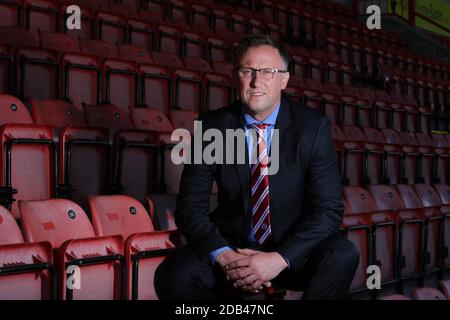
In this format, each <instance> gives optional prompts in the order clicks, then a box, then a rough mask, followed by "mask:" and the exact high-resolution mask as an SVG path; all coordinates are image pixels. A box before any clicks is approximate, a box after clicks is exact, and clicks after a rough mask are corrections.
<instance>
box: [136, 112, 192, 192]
mask: <svg viewBox="0 0 450 320" xmlns="http://www.w3.org/2000/svg"><path fill="white" fill-rule="evenodd" d="M130 116H131V120H132V122H133V125H134V127H135V128H136V129H139V130H153V131H156V132H158V134H159V137H158V145H160V146H161V147H162V148H163V151H162V153H161V157H162V158H161V161H160V168H159V170H158V182H157V184H156V189H154V190H155V191H158V192H165V191H167V189H169V190H170V191H172V190H178V183H179V178H180V177H181V172H182V169H183V166H181V165H175V164H174V163H173V162H172V161H170V157H171V148H172V147H173V143H174V142H173V141H171V134H172V131H173V126H172V124H171V123H170V121H169V119H168V118H167V117H166V115H165V114H163V113H161V112H160V111H159V110H157V109H153V108H132V109H130ZM174 192H176V191H174Z"/></svg>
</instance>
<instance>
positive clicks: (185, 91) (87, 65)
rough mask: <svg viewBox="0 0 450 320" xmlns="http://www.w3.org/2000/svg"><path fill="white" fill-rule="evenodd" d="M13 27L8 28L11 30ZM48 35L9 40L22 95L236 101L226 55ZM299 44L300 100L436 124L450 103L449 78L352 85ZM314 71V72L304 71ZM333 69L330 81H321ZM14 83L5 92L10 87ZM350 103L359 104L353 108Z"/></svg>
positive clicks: (128, 102)
mask: <svg viewBox="0 0 450 320" xmlns="http://www.w3.org/2000/svg"><path fill="white" fill-rule="evenodd" d="M7 29H9V28H6V29H5V28H3V30H4V31H5V30H7ZM1 30H2V29H1V28H0V39H1ZM14 32H16V33H17V35H18V37H17V38H12V39H11V38H10V37H9V34H10V31H8V32H6V31H5V32H4V33H3V34H4V36H5V37H8V38H10V39H11V40H10V42H12V43H11V45H12V46H13V47H19V48H20V47H21V46H22V45H26V44H33V43H35V42H33V41H30V40H32V39H33V38H32V35H30V34H29V33H27V32H26V31H23V30H22V31H20V30H15V31H14ZM22 36H23V37H22ZM24 41H26V43H25V42H24ZM40 43H41V46H42V47H44V48H47V49H56V50H60V53H59V56H58V54H57V53H52V52H50V51H44V50H41V49H35V48H28V47H25V48H21V49H17V54H16V56H13V55H11V54H9V55H8V49H7V47H6V46H3V48H4V56H5V57H8V58H5V61H13V60H14V59H15V58H16V59H15V60H16V61H17V63H16V65H15V68H14V71H12V70H13V69H12V68H11V65H8V64H4V68H2V71H4V73H3V76H4V77H3V79H4V78H5V77H6V80H4V82H3V83H2V84H3V87H6V88H8V87H10V86H11V83H13V82H14V78H17V79H16V81H15V82H16V83H17V85H16V87H17V92H18V93H17V95H18V96H19V97H22V99H24V100H25V101H27V99H28V98H29V97H36V98H40V99H54V98H57V97H59V96H62V97H63V98H69V99H71V100H72V102H73V104H74V105H75V106H77V107H78V108H81V104H82V103H83V102H84V103H90V104H95V103H100V102H105V103H113V104H115V105H118V106H119V107H122V108H123V109H125V110H127V109H128V107H130V106H131V107H133V106H137V105H141V104H144V105H148V106H151V107H154V108H157V109H159V110H161V111H162V112H164V113H166V114H168V110H169V109H172V108H176V109H177V108H179V109H184V110H192V111H195V112H199V111H201V110H214V109H216V108H218V107H220V106H223V105H226V104H228V103H229V102H230V101H231V99H232V97H233V86H232V85H231V80H230V77H231V73H232V68H233V67H232V65H231V64H229V63H226V62H214V63H213V64H212V67H211V65H210V64H209V63H208V62H207V61H205V60H204V59H202V58H198V57H197V58H195V57H185V58H184V59H183V60H182V59H180V58H179V57H178V56H176V55H174V54H170V53H162V52H152V53H150V52H148V51H146V50H145V49H144V48H141V47H138V46H135V45H120V46H119V47H118V48H116V47H115V46H110V45H109V44H107V43H106V42H104V41H102V40H80V43H78V41H76V40H73V39H72V38H71V37H68V36H67V35H65V34H63V33H48V32H40ZM61 48H63V49H61ZM197 49H198V48H197ZM191 50H193V47H192V48H191V49H190V51H191ZM190 51H189V52H190ZM296 51H297V52H303V53H304V54H305V55H304V56H303V58H302V59H303V61H300V60H299V59H298V57H299V56H296V55H294V56H293V64H292V67H293V69H294V70H293V75H292V77H291V79H290V85H289V87H288V88H287V89H286V93H287V94H288V95H289V96H290V97H291V98H293V99H294V100H304V102H305V103H306V104H307V105H309V106H311V107H313V108H316V109H320V110H321V111H322V112H324V113H326V114H327V115H328V116H329V117H330V118H331V119H332V120H333V122H334V123H337V124H339V125H353V126H358V125H361V126H365V127H367V126H369V127H377V128H393V129H396V130H399V131H403V130H408V131H422V132H428V131H429V128H430V119H431V117H432V116H433V115H434V114H436V112H437V111H439V110H441V111H442V110H443V109H444V107H445V108H446V107H447V106H448V105H449V103H450V100H449V98H450V94H449V92H450V91H447V89H449V88H446V86H443V85H437V86H434V85H433V84H430V83H428V82H426V83H425V82H420V81H419V82H417V83H415V82H413V80H411V79H410V80H411V81H408V82H407V86H406V87H405V88H407V91H406V93H405V94H404V95H403V94H402V91H404V90H402V89H395V90H396V91H393V92H392V93H391V94H388V93H387V92H386V91H384V90H375V91H373V90H371V89H366V88H361V89H359V90H358V89H357V88H355V87H353V86H352V85H351V83H352V82H353V81H352V80H351V79H352V74H353V72H352V69H351V68H346V67H345V66H344V65H339V64H336V63H332V62H329V63H327V64H323V63H322V62H324V61H325V60H321V58H320V56H321V55H320V54H319V53H320V52H319V53H315V54H314V58H313V57H310V59H309V62H308V61H305V60H304V58H305V57H306V56H307V55H306V53H305V49H303V48H301V47H297V48H296ZM308 54H309V53H308ZM213 68H214V69H213ZM8 71H10V72H8ZM306 72H307V73H308V74H310V75H311V78H306V79H302V78H299V77H298V74H305V73H306ZM8 74H9V75H8ZM14 76H16V77H14ZM325 77H326V78H327V80H328V82H326V83H321V82H320V80H323V79H324V78H325ZM7 79H9V80H7ZM339 79H342V81H340V80H339ZM408 79H409V78H408ZM393 81H395V84H394V87H395V88H402V87H404V83H403V82H401V81H400V80H398V79H397V78H396V77H393ZM61 83H62V85H61ZM337 83H343V84H342V85H341V86H339V85H338V84H337ZM419 84H420V85H419ZM6 88H5V92H8V90H6ZM10 89H11V88H10ZM119 89H120V90H119ZM438 89H439V90H438ZM10 91H14V90H10ZM180 97H183V99H181V98H180ZM416 97H419V98H420V99H416ZM357 109H364V110H365V111H367V112H369V114H368V115H367V116H365V117H362V115H360V114H359V112H356V116H355V111H357ZM371 109H375V112H372V111H371ZM346 110H353V114H352V111H350V114H348V113H347V111H346ZM441 113H442V114H444V115H446V114H447V112H444V111H442V112H441ZM370 115H374V117H371V116H370ZM419 115H420V117H419ZM361 117H362V118H363V119H361ZM446 117H447V118H448V116H446Z"/></svg>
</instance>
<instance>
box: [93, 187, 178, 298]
mask: <svg viewBox="0 0 450 320" xmlns="http://www.w3.org/2000/svg"><path fill="white" fill-rule="evenodd" d="M89 204H90V207H91V211H92V223H93V226H94V230H95V232H96V234H97V235H99V236H106V235H116V234H120V235H122V237H123V238H124V239H125V241H126V242H125V257H126V259H127V265H128V270H130V272H129V273H128V291H127V297H128V299H133V300H135V299H139V300H144V299H151V300H156V299H157V295H156V292H155V289H154V287H153V281H154V275H155V270H156V268H157V267H158V265H159V264H160V263H161V262H162V261H163V260H164V259H165V257H166V256H168V255H170V254H173V253H174V252H175V251H176V249H175V244H174V243H173V242H172V241H171V239H170V238H171V233H170V232H164V231H161V232H155V231H154V228H153V224H152V221H151V219H150V217H149V215H148V213H147V210H145V208H144V207H143V205H142V204H141V203H139V202H138V201H137V200H135V199H133V198H131V197H128V196H123V195H114V196H97V197H91V198H89Z"/></svg>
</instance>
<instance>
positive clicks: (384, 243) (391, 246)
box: [368, 185, 403, 289]
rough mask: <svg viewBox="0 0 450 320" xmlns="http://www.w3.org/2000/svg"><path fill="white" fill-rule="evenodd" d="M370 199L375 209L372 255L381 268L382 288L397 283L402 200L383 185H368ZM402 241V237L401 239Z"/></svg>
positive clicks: (399, 261)
mask: <svg viewBox="0 0 450 320" xmlns="http://www.w3.org/2000/svg"><path fill="white" fill-rule="evenodd" d="M368 191H369V192H370V194H371V196H372V199H373V200H374V203H375V206H376V209H377V211H376V212H374V213H373V214H372V220H373V222H374V224H373V226H372V230H373V233H374V234H375V237H374V238H373V240H374V257H375V262H377V264H378V265H379V266H380V268H381V278H382V283H383V285H382V288H383V289H385V287H386V286H385V285H386V284H389V283H397V281H398V280H399V276H400V270H401V268H402V264H401V262H402V261H401V259H400V258H399V255H398V252H397V251H398V247H397V244H398V243H399V233H398V225H397V222H399V218H400V217H401V215H402V213H400V212H401V210H402V209H403V202H402V199H401V198H400V196H399V195H398V193H397V191H396V190H395V189H394V188H392V187H390V186H385V185H374V186H369V187H368ZM402 242H403V239H402Z"/></svg>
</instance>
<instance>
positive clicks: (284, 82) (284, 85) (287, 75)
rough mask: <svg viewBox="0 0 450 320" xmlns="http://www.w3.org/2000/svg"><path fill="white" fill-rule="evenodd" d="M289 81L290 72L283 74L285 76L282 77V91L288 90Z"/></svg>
mask: <svg viewBox="0 0 450 320" xmlns="http://www.w3.org/2000/svg"><path fill="white" fill-rule="evenodd" d="M288 81H289V71H288V72H286V73H283V75H282V77H281V90H284V89H286V87H287V84H288Z"/></svg>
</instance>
